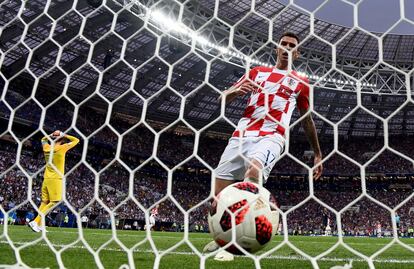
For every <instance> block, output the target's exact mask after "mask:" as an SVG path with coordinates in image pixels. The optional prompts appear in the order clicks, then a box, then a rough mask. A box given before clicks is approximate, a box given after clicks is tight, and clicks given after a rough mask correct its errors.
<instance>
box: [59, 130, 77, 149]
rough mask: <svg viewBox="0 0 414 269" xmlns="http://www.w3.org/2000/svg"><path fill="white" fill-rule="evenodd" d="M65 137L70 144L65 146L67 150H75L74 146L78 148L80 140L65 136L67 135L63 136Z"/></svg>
mask: <svg viewBox="0 0 414 269" xmlns="http://www.w3.org/2000/svg"><path fill="white" fill-rule="evenodd" d="M63 137H64V138H66V139H68V140H69V143H65V144H64V145H65V147H66V149H67V150H69V149H71V148H73V147H74V146H76V145H77V144H78V143H79V138H77V137H74V136H72V135H67V134H65V135H63Z"/></svg>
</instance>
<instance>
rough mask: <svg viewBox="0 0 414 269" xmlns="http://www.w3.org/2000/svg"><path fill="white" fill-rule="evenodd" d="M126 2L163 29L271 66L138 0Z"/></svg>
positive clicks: (221, 50) (236, 56)
mask: <svg viewBox="0 0 414 269" xmlns="http://www.w3.org/2000/svg"><path fill="white" fill-rule="evenodd" d="M127 2H128V3H127V4H126V5H127V6H130V7H131V6H133V5H137V6H139V8H140V9H142V10H143V12H144V13H146V15H147V16H148V17H149V20H150V21H151V22H152V23H154V24H156V25H159V26H160V27H161V28H162V29H163V30H164V31H167V32H173V33H174V32H175V33H179V34H183V35H186V36H188V37H190V38H191V39H192V40H193V41H194V42H196V43H197V44H198V45H201V46H204V47H208V48H211V49H216V50H218V51H219V52H220V53H222V54H226V55H230V56H232V57H235V58H238V59H240V60H245V61H248V62H251V63H253V64H259V65H263V66H268V67H271V66H272V65H270V64H268V63H264V62H261V61H259V60H256V59H252V58H250V57H249V56H247V55H243V54H241V53H239V52H235V51H232V50H231V49H229V48H227V47H223V46H220V45H217V44H214V43H213V42H210V41H209V40H208V39H207V38H206V37H203V36H201V35H199V34H198V33H197V32H196V31H193V30H192V29H190V28H189V27H187V26H186V25H184V24H183V23H181V22H178V21H176V20H174V19H171V18H170V17H168V16H167V15H166V14H164V13H163V12H162V11H160V10H150V9H149V8H147V7H146V6H145V5H143V4H141V3H140V2H138V1H127Z"/></svg>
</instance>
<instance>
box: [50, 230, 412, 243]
mask: <svg viewBox="0 0 414 269" xmlns="http://www.w3.org/2000/svg"><path fill="white" fill-rule="evenodd" d="M48 232H49V233H59V234H62V233H63V234H64V233H66V234H79V233H78V232H70V231H55V230H52V231H51V230H48ZM141 232H142V231H141ZM86 235H101V236H107V235H111V234H108V233H104V232H102V233H89V232H87V233H86ZM131 236H137V237H139V236H141V237H142V240H143V239H145V238H146V235H144V234H132V232H131V234H119V233H118V234H117V237H131ZM151 237H155V238H168V239H178V240H181V239H183V237H184V236H181V237H180V236H169V235H155V234H154V235H151ZM290 238H295V237H294V236H291V237H290ZM315 238H317V237H315ZM332 238H334V237H332ZM349 238H350V239H351V238H358V237H349ZM346 239H347V238H346V237H345V240H344V241H345V243H346V244H347V245H369V246H385V245H386V244H388V243H389V242H384V243H360V242H346ZM372 239H373V240H376V239H377V238H372ZM383 239H387V238H383ZM193 240H194V241H195V240H200V241H201V240H210V238H207V237H206V238H201V237H197V238H190V239H189V241H193ZM391 240H392V239H391V238H390V239H389V241H391ZM291 242H292V243H293V244H295V243H304V244H321V243H323V244H332V245H333V244H335V243H336V241H332V242H328V241H327V242H321V241H304V240H294V241H291ZM406 245H409V246H414V243H412V244H407V243H406Z"/></svg>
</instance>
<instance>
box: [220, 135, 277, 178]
mask: <svg viewBox="0 0 414 269" xmlns="http://www.w3.org/2000/svg"><path fill="white" fill-rule="evenodd" d="M284 144H285V139H284V138H283V136H281V135H279V134H276V135H272V136H262V137H243V138H239V137H232V138H230V140H229V143H228V145H227V147H226V149H225V150H224V152H223V154H222V155H221V159H220V163H219V165H218V166H217V168H216V169H215V171H214V172H215V176H216V177H218V178H221V179H226V180H243V179H244V174H245V173H246V171H247V169H248V167H249V164H250V161H251V160H253V159H254V160H256V161H258V162H260V163H261V164H262V166H263V170H262V176H263V183H265V182H266V180H267V178H268V177H269V174H270V171H272V168H273V166H274V165H275V163H276V162H277V161H278V160H279V158H280V155H281V154H282V151H283V148H284Z"/></svg>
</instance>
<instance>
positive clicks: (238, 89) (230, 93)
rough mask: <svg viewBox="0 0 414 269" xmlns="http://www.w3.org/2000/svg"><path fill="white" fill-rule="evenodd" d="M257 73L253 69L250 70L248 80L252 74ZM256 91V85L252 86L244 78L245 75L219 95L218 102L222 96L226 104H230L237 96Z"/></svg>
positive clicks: (251, 83)
mask: <svg viewBox="0 0 414 269" xmlns="http://www.w3.org/2000/svg"><path fill="white" fill-rule="evenodd" d="M254 72H257V71H256V70H255V69H252V70H250V72H249V78H252V76H253V73H254ZM255 89H257V85H256V84H254V83H253V82H252V81H250V80H248V79H247V78H246V75H243V76H242V77H241V78H240V79H239V80H238V81H237V82H236V83H235V84H234V85H233V86H231V87H230V88H228V89H227V90H225V91H224V92H223V94H221V95H220V97H219V100H221V98H222V96H224V97H225V98H226V99H225V100H226V101H225V102H226V104H228V103H230V102H232V101H233V100H234V99H236V98H237V97H238V96H243V95H245V94H247V93H250V92H252V91H254V90H255Z"/></svg>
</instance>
